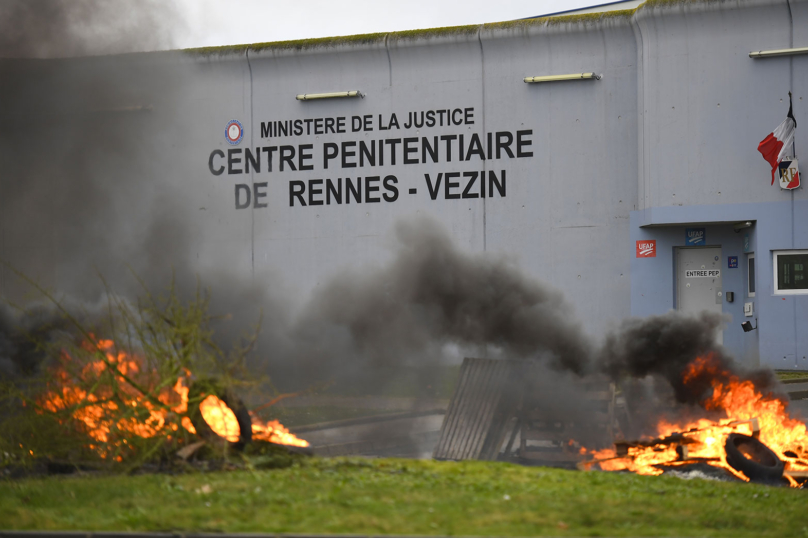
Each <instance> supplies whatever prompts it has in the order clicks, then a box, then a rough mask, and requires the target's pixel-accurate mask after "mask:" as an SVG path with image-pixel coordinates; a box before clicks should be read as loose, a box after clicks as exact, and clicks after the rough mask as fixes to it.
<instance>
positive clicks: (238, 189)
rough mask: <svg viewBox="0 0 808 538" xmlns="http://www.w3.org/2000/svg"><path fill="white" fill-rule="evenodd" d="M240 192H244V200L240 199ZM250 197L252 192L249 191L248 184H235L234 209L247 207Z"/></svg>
mask: <svg viewBox="0 0 808 538" xmlns="http://www.w3.org/2000/svg"><path fill="white" fill-rule="evenodd" d="M240 193H244V201H243V202H242V201H241V195H240ZM251 197H252V192H251V191H250V186H249V185H243V184H236V209H247V208H248V207H250V202H251V200H250V198H251Z"/></svg>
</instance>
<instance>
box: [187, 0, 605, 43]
mask: <svg viewBox="0 0 808 538" xmlns="http://www.w3.org/2000/svg"><path fill="white" fill-rule="evenodd" d="M607 1H609V0H533V1H528V0H500V1H497V0H493V1H492V0H410V1H395V2H394V1H390V0H349V1H344V0H342V1H336V0H308V1H307V0H292V1H288V2H279V1H277V0H274V1H270V0H175V2H176V3H177V4H178V5H179V6H180V9H181V11H182V13H183V16H184V17H185V19H186V20H185V22H186V31H185V33H184V34H183V35H181V36H179V42H178V43H177V45H178V46H179V47H181V48H186V47H205V46H213V45H235V44H240V43H258V42H265V41H285V40H289V39H304V38H314V37H327V36H337V35H351V34H365V33H373V32H389V31H398V30H412V29H419V28H433V27H439V26H458V25H463V24H480V23H483V22H498V21H507V20H513V19H522V18H526V17H533V16H536V15H543V14H547V13H555V12H558V11H566V10H569V9H577V8H580V7H584V6H591V5H597V4H602V3H605V2H607Z"/></svg>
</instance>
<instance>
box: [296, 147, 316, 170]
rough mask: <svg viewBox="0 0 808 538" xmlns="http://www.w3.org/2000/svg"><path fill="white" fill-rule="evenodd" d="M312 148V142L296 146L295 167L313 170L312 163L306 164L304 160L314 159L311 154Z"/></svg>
mask: <svg viewBox="0 0 808 538" xmlns="http://www.w3.org/2000/svg"><path fill="white" fill-rule="evenodd" d="M313 148H314V145H312V144H300V145H299V146H298V147H297V169H298V170H314V165H313V164H306V161H310V160H312V159H314V156H313V155H312V154H311V151H308V152H307V150H311V149H313Z"/></svg>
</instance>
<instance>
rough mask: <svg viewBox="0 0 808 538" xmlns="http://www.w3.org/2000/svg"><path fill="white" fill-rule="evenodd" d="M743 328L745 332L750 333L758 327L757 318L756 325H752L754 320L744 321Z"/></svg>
mask: <svg viewBox="0 0 808 538" xmlns="http://www.w3.org/2000/svg"><path fill="white" fill-rule="evenodd" d="M741 328H742V329H743V332H745V333H748V332H749V331H754V330H755V329H757V320H755V326H754V327H752V322H751V321H744V322H743V323H741Z"/></svg>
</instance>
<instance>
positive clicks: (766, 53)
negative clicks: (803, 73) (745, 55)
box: [749, 47, 808, 58]
mask: <svg viewBox="0 0 808 538" xmlns="http://www.w3.org/2000/svg"><path fill="white" fill-rule="evenodd" d="M796 54H808V47H799V48H796V49H774V50H756V51H752V52H750V53H749V57H750V58H774V57H775V56H794V55H796Z"/></svg>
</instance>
